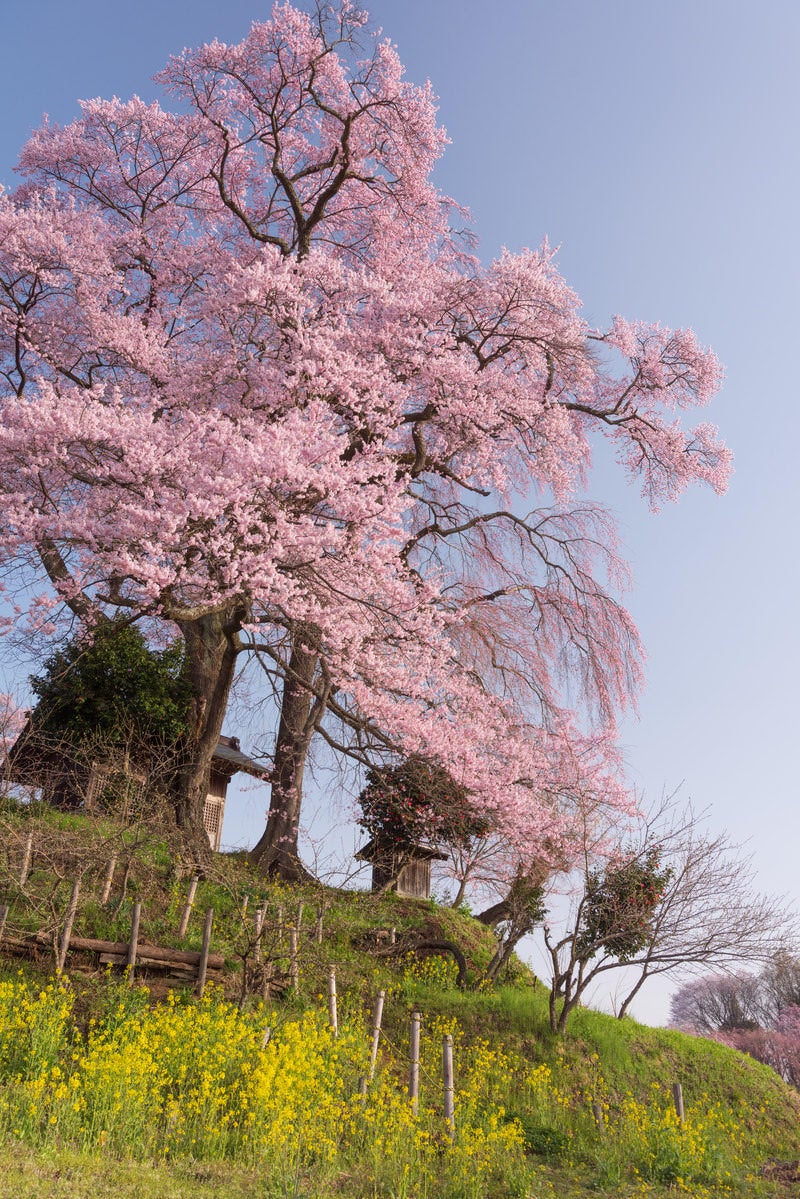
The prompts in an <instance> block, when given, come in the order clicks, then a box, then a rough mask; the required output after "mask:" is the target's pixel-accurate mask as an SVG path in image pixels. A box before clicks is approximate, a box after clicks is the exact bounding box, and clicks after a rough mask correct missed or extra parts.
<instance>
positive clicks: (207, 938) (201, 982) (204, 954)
mask: <svg viewBox="0 0 800 1199" xmlns="http://www.w3.org/2000/svg"><path fill="white" fill-rule="evenodd" d="M213 924H214V909H213V908H209V909H208V911H207V912H206V922H205V924H204V925H203V947H202V949H201V950H200V965H199V966H198V967H197V995H198V998H200V999H202V997H203V992H204V991H205V989H206V971H207V970H208V954H209V951H210V949H211V929H212V926H213Z"/></svg>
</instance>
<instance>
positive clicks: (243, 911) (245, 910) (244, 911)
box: [242, 895, 250, 920]
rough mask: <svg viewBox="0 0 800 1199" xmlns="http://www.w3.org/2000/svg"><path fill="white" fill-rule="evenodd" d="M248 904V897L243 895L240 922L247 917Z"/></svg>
mask: <svg viewBox="0 0 800 1199" xmlns="http://www.w3.org/2000/svg"><path fill="white" fill-rule="evenodd" d="M249 902H250V896H249V895H245V897H244V899H243V900H242V920H244V918H245V916H246V915H247V905H248V903H249Z"/></svg>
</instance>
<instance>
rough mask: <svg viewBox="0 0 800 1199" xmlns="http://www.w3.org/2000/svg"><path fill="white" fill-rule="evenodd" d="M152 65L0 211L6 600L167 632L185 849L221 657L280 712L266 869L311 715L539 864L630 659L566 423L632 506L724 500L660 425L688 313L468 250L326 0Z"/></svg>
mask: <svg viewBox="0 0 800 1199" xmlns="http://www.w3.org/2000/svg"><path fill="white" fill-rule="evenodd" d="M158 79H159V81H160V83H161V84H162V85H163V86H164V88H165V91H166V96H167V102H168V105H171V107H169V106H167V107H163V106H162V105H160V104H158V103H153V104H146V103H144V102H143V101H142V100H140V99H137V98H133V99H131V100H128V101H122V100H118V99H114V100H108V101H105V100H92V101H89V102H85V103H83V104H82V105H81V115H80V117H79V118H78V119H77V120H75V121H74V122H73V123H71V124H69V125H66V126H64V127H59V126H56V125H53V124H49V123H45V124H44V125H43V127H42V128H41V129H39V130H38V131H37V132H36V133H34V135H33V136H32V138H31V139H30V141H29V142H28V144H27V145H26V146H25V148H24V149H23V151H22V155H21V158H20V162H19V172H20V174H21V177H22V182H21V185H20V186H19V187H18V188H17V190H16V191H13V192H9V193H6V194H4V195H3V196H2V197H1V198H0V372H1V375H2V395H1V398H0V403H2V417H3V419H2V432H0V494H1V496H2V499H1V503H2V535H1V541H0V546H1V551H2V556H3V561H4V563H5V564H6V565H7V567H8V568H9V569H11V568H14V569H17V568H18V569H19V570H20V571H22V572H23V574H24V575H25V576H26V577H25V578H24V583H25V590H24V592H23V591H20V593H19V594H20V595H23V594H24V595H25V596H28V597H30V596H33V597H35V598H34V599H33V601H32V604H31V605H30V606H29V605H28V604H27V602H26V603H25V604H23V603H22V601H21V600H20V601H19V606H20V607H25V609H26V613H22V614H20V619H25V618H27V620H28V621H29V622H32V623H33V625H34V626H36V627H38V628H40V629H42V628H43V629H44V630H45V631H48V632H49V631H52V632H53V633H54V634H55V633H56V632H57V631H58V628H59V625H60V620H61V618H62V617H63V616H65V615H66V616H67V617H71V618H72V619H76V620H77V621H79V622H81V623H82V624H84V625H86V626H89V627H91V626H92V625H96V624H97V622H98V621H103V620H105V619H108V618H109V617H110V616H112V615H118V614H120V613H121V614H126V615H127V616H128V618H129V619H130V620H131V621H138V622H140V623H141V624H142V626H143V627H145V628H148V629H149V630H150V631H151V632H155V631H157V630H158V628H159V626H161V627H162V628H163V630H164V632H165V633H167V634H169V635H174V633H175V630H176V629H177V630H178V631H179V633H180V635H181V637H182V639H183V642H184V646H185V655H186V669H187V672H188V677H189V681H190V683H191V688H192V695H193V701H192V708H191V721H190V724H191V731H190V733H189V734H188V735H187V737H186V740H185V746H184V752H183V755H182V765H181V768H180V770H179V772H178V775H176V779H175V784H174V802H175V811H176V815H177V819H178V822H179V824H180V825H181V826H182V827H183V828H184V829H186V831H187V836H189V837H190V838H193V839H194V841H195V843H196V844H197V845H198V846H199V845H200V844H201V843H202V834H201V831H200V830H201V814H202V802H203V797H204V795H205V789H206V783H207V778H208V770H209V763H210V758H211V754H212V751H213V749H214V746H215V744H216V741H217V737H218V734H219V731H220V728H221V725H222V720H223V715H224V712H225V707H226V703H227V700H228V696H229V691H230V687H231V683H232V680H233V677H234V673H235V670H236V667H237V662H241V660H242V658H241V655H242V654H243V653H246V652H247V653H250V654H251V655H252V656H253V657H254V658H256V659H257V660H259V661H260V662H261V663H263V664H266V665H267V666H268V669H269V671H270V672H271V673H272V676H273V677H274V679H275V680H276V686H277V688H278V697H279V703H280V712H279V719H278V721H277V732H276V734H275V741H274V754H273V763H272V800H271V808H270V814H269V818H268V822H267V827H266V831H265V833H264V836H263V837H262V839H261V841H260V842H259V845H258V846H257V848H256V850H255V851H254V854H255V857H256V859H257V860H258V861H260V863H261V864H262V866H263V867H264V869H268V870H272V871H277V872H280V873H283V874H286V875H291V874H292V873H294V872H296V871H297V870H298V869H299V864H298V858H297V827H298V819H299V810H300V801H301V796H302V780H303V766H304V763H305V759H306V754H307V750H308V746H309V743H310V740H311V738H312V736H313V735H314V734H315V732H317V731H320V732H321V733H322V734H323V735H324V736H326V737H327V738H328V739H329V741H330V743H331V744H332V745H334V746H335V747H336V746H340V747H342V748H344V749H348V748H350V749H352V748H353V747H354V746H355V748H356V750H365V751H366V749H367V748H371V749H373V750H374V749H375V748H376V747H377V748H378V749H380V750H381V751H383V752H385V753H387V754H391V753H400V754H403V755H407V754H409V753H419V754H423V755H425V756H426V757H428V758H430V759H431V760H434V761H436V762H438V763H440V764H441V766H442V767H443V768H445V769H447V770H448V771H449V772H450V773H451V775H452V777H453V778H454V779H455V780H456V781H459V782H462V783H465V784H467V785H468V786H469V788H470V791H471V794H472V796H473V802H474V803H476V804H477V805H478V806H479V807H480V809H481V810H482V811H483V812H484V813H485V814H486V815H487V816H489V817H491V818H492V819H493V820H495V821H496V823H497V827H498V829H499V830H501V831H502V832H503V833H504V835H507V836H509V837H511V838H512V839H514V841H515V843H516V844H517V845H519V846H521V847H523V848H524V849H525V852H527V853H530V855H532V856H535V855H537V854H539V855H540V854H541V851H542V847H543V846H545V845H547V846H557V845H558V844H559V839H560V838H561V837H562V834H563V835H567V834H568V825H569V807H570V797H571V796H572V795H573V794H574V793H575V792H576V791H579V792H580V794H581V795H582V796H584V797H585V796H586V795H587V794H588V793H594V794H596V795H597V796H598V798H600V797H602V798H604V799H605V801H607V802H611V803H616V804H624V803H626V802H627V798H626V795H625V792H624V789H623V787H622V785H621V783H620V782H619V781H618V764H617V760H616V755H615V742H614V716H615V713H617V712H618V711H619V710H620V708H621V707H622V706H623V705H624V704H625V703H626V702H627V701H628V700H630V698H631V697H632V695H633V693H634V692H635V689H636V685H637V683H638V680H639V674H640V656H639V645H638V640H637V634H636V629H635V627H634V625H633V623H632V621H631V618H630V616H629V615H628V614H627V612H626V611H625V609H624V608H623V607H622V606H621V604H620V602H619V599H618V598H617V596H618V594H619V585H620V583H622V582H624V579H625V569H624V563H622V562H621V560H620V558H619V555H618V553H617V548H616V541H615V533H614V528H613V523H612V521H611V519H610V517H609V515H608V514H607V513H606V512H604V511H602V510H601V509H600V508H598V507H597V506H595V505H593V504H591V503H589V502H587V501H586V500H584V499H577V498H576V496H577V494H578V489H579V488H581V486H582V484H583V483H584V481H585V478H586V474H587V470H588V468H589V465H590V447H591V439H592V437H593V436H594V435H595V434H597V435H603V436H605V437H607V438H609V439H610V440H611V441H612V442H613V444H614V447H615V449H616V453H617V456H618V458H619V460H620V462H621V464H622V466H623V468H624V469H625V470H626V471H627V472H628V473H629V474H630V475H631V476H632V477H635V478H636V479H638V480H639V482H640V485H641V487H642V490H643V492H644V494H645V496H646V498H647V499H648V501H649V502H650V503H651V505H653V506H657V505H658V504H659V503H661V502H662V501H664V500H667V499H673V498H675V497H676V496H677V495H678V494H679V493H680V492H681V490H682V489H683V488H684V487H685V486H686V485H687V484H690V483H692V482H695V481H702V482H705V483H708V484H710V485H711V486H712V487H713V488H714V489H715V490H717V491H722V490H723V489H724V487H725V483H726V479H727V475H728V469H729V455H728V452H727V451H726V450H725V448H724V447H723V446H721V445H720V443H719V441H718V440H717V437H716V433H715V430H714V429H713V428H712V427H711V426H709V425H707V424H701V425H699V426H698V427H697V428H695V429H693V430H691V431H689V430H687V429H685V428H684V427H683V425H682V423H681V415H682V412H683V410H685V409H689V408H693V407H695V406H697V405H703V404H705V403H706V402H707V401H708V400H709V399H710V397H711V396H712V395H713V393H714V392H715V390H716V389H717V386H718V384H719V380H720V370H719V367H718V364H717V362H716V360H715V358H714V356H713V355H712V354H711V353H709V352H708V351H706V350H704V349H702V348H701V347H700V346H699V345H698V343H697V341H696V339H695V337H694V336H693V334H692V333H690V332H684V331H678V332H676V331H671V330H668V329H664V328H661V327H659V326H655V325H648V324H642V323H629V322H627V321H625V320H622V319H620V318H615V319H614V321H613V322H612V324H611V326H610V327H609V328H608V329H606V330H602V329H595V328H592V327H590V326H589V325H588V324H587V323H586V321H585V320H584V318H583V317H582V315H581V312H580V306H579V302H578V299H577V297H576V295H575V294H574V292H572V291H571V290H570V288H569V287H568V286H567V284H566V283H565V282H564V280H563V279H562V278H561V276H560V275H559V273H558V270H557V268H556V265H555V261H554V256H553V253H552V252H551V251H550V249H548V247H547V245H546V244H545V245H542V246H541V247H540V248H539V249H538V250H525V251H523V252H521V253H519V254H512V253H508V252H504V253H503V254H502V255H501V256H500V258H499V259H498V260H497V261H496V262H493V263H491V264H490V265H488V266H486V265H483V264H482V263H481V262H480V261H479V260H478V259H477V258H476V257H475V256H474V254H473V252H472V250H471V244H470V242H469V240H468V239H465V238H464V237H463V236H461V235H459V234H458V233H457V231H456V229H455V226H456V225H463V221H464V218H463V214H462V213H460V212H459V210H458V209H457V208H456V207H455V205H454V204H453V203H452V202H451V201H450V200H448V199H447V198H446V197H444V196H442V195H440V194H439V193H438V192H437V190H436V189H435V187H434V185H433V183H432V182H431V171H432V168H433V166H434V164H435V162H436V160H437V158H438V157H439V155H440V154H441V152H442V149H443V147H444V145H445V140H446V139H445V134H444V131H443V130H442V129H441V128H440V127H438V126H437V123H436V115H435V106H434V97H433V95H432V92H431V89H430V87H429V86H424V87H417V86H414V85H413V84H411V83H409V82H407V81H405V79H404V78H403V72H402V67H401V64H400V61H399V58H398V56H397V53H396V52H395V49H394V48H393V47H392V46H391V45H390V44H389V43H388V42H386V41H384V40H381V38H380V37H377V36H373V35H372V34H371V33H370V32H369V31H368V28H367V25H366V21H365V18H364V16H363V15H362V14H361V13H360V12H359V11H358V10H357V9H356V8H354V7H353V6H352V4H350V3H349V2H348V0H344V2H343V3H340V4H339V5H338V6H336V7H329V6H328V5H326V4H322V3H320V4H319V5H318V7H317V8H316V9H315V10H314V11H313V12H312V13H311V14H307V13H304V12H301V11H299V10H298V9H297V8H294V7H293V6H292V5H290V4H278V5H276V6H275V8H274V9H273V11H272V15H271V17H270V19H269V20H267V21H265V22H263V23H257V24H254V25H253V26H252V28H251V30H250V32H249V34H248V35H247V36H246V37H245V39H244V40H243V41H242V42H241V43H239V44H238V45H234V46H229V45H223V44H221V43H219V42H212V43H211V44H209V45H205V46H202V47H200V48H199V49H195V50H187V51H184V52H183V53H182V54H180V55H178V56H177V57H175V58H173V59H172V60H171V61H170V63H169V64H168V65H167V67H166V68H165V69H164V70H163V71H162V72H161V74H160V76H159V77H158ZM531 506H533V510H532V511H530V512H528V514H527V515H525V512H526V510H527V509H528V508H531ZM15 577H17V576H16V575H15ZM19 577H20V578H22V576H21V575H20V576H19ZM566 677H569V679H570V681H571V691H572V694H573V695H574V696H575V697H577V698H576V699H575V700H573V701H572V705H571V706H570V705H568V704H567V703H566V701H565V699H564V687H563V683H564V680H565V678H566ZM588 713H591V714H592V716H593V718H594V719H593V723H590V722H589V721H588V720H587V714H588Z"/></svg>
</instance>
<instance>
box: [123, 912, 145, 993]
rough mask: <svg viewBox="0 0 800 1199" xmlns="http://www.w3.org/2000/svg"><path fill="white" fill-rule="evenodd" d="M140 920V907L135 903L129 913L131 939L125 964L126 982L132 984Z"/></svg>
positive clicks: (137, 950) (137, 949)
mask: <svg viewBox="0 0 800 1199" xmlns="http://www.w3.org/2000/svg"><path fill="white" fill-rule="evenodd" d="M141 919H142V905H141V904H140V903H139V902H138V901H137V902H136V903H135V904H134V905H133V912H132V913H131V939H130V941H129V942H128V961H127V963H126V965H127V969H128V982H129V983H130V982H133V975H134V971H135V970H136V955H137V953H138V952H139V923H140V921H141Z"/></svg>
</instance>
